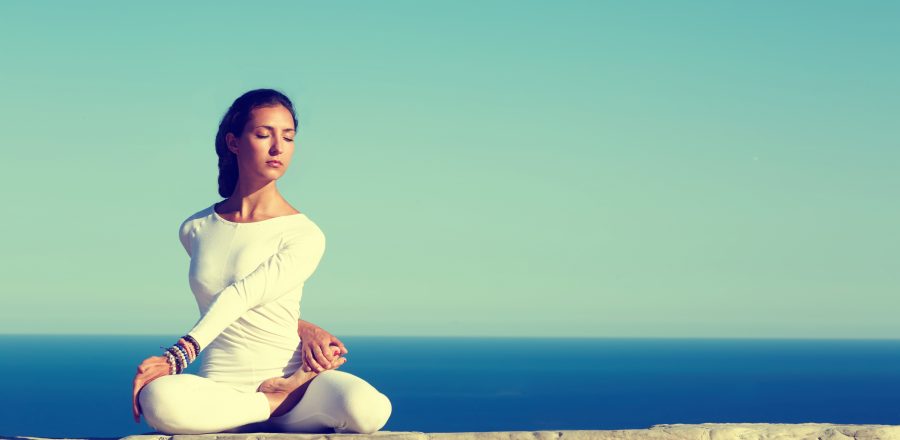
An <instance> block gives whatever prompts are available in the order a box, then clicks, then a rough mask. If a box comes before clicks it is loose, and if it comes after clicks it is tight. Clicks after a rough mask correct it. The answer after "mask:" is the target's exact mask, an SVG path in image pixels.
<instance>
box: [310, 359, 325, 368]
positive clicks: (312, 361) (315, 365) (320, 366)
mask: <svg viewBox="0 0 900 440" xmlns="http://www.w3.org/2000/svg"><path fill="white" fill-rule="evenodd" d="M309 366H310V368H312V371H316V372H322V370H324V369H325V367H323V366H322V365H320V364H319V363H318V362H316V360H315V359H313V358H312V357H310V358H309Z"/></svg>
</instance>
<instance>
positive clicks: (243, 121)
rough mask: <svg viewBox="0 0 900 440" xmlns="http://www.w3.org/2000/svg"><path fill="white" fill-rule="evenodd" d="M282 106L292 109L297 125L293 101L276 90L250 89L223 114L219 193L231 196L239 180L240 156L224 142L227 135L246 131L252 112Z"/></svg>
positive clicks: (218, 141) (218, 149)
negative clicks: (259, 108)
mask: <svg viewBox="0 0 900 440" xmlns="http://www.w3.org/2000/svg"><path fill="white" fill-rule="evenodd" d="M276 105H283V106H284V107H285V108H287V109H288V110H289V111H290V112H291V116H293V118H294V127H295V128H296V127H297V114H296V113H294V104H293V103H292V102H291V100H290V99H289V98H288V97H287V96H285V95H284V94H283V93H281V92H279V91H277V90H273V89H256V90H251V91H249V92H247V93H244V94H243V95H241V96H240V97H239V98H238V99H235V100H234V102H233V103H232V104H231V107H229V108H228V111H227V112H226V113H225V116H222V121H221V122H219V132H218V133H216V154H217V155H218V156H219V195H220V196H222V197H225V198H228V197H231V194H232V193H234V189H235V188H236V187H237V181H238V165H237V158H236V157H235V155H234V153H232V152H231V150H229V149H228V145H227V144H226V143H225V135H226V134H228V133H232V134H234V135H235V136H237V137H241V135H243V134H244V126H245V125H247V121H248V120H250V112H252V111H253V109H255V108H258V107H272V106H276Z"/></svg>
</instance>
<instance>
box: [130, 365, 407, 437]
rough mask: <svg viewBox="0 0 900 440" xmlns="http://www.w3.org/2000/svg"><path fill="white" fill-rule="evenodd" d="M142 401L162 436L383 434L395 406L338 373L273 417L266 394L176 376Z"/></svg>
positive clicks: (323, 376)
mask: <svg viewBox="0 0 900 440" xmlns="http://www.w3.org/2000/svg"><path fill="white" fill-rule="evenodd" d="M138 399H139V401H140V404H141V410H142V414H143V415H144V418H145V419H146V420H147V423H148V424H149V425H150V426H151V427H153V429H156V430H157V431H159V432H161V433H164V434H169V435H172V434H207V433H215V432H299V433H327V432H338V433H351V432H352V433H362V434H370V433H373V432H375V431H378V430H379V429H381V428H382V427H383V426H384V425H385V424H386V423H387V420H388V418H389V417H390V415H391V401H390V400H389V399H388V397H387V396H385V395H384V394H382V393H381V392H380V391H378V390H376V389H375V387H373V386H372V385H370V384H369V383H368V382H366V381H365V380H363V379H361V378H359V377H357V376H354V375H353V374H350V373H346V372H344V371H340V370H325V371H322V372H321V373H319V374H318V375H316V377H314V378H313V379H312V380H311V382H310V384H309V386H308V387H307V389H306V392H305V393H304V394H303V396H302V398H301V399H300V402H298V403H297V405H296V406H294V407H293V408H292V409H291V410H290V411H288V412H287V413H285V414H283V415H281V416H278V417H270V413H269V399H268V398H266V395H265V394H264V393H262V392H245V391H240V390H239V389H237V388H235V387H233V386H231V385H228V384H225V383H221V382H216V381H214V380H212V379H209V378H206V377H202V376H197V375H195V374H173V375H168V376H162V377H159V378H157V379H154V380H153V381H152V382H150V383H148V384H146V385H144V387H143V388H142V389H141V392H140V394H139V395H138Z"/></svg>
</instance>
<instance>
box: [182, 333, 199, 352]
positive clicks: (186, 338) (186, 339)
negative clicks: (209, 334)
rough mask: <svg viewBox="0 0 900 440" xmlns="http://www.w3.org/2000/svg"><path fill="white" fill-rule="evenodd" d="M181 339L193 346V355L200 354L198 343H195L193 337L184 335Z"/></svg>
mask: <svg viewBox="0 0 900 440" xmlns="http://www.w3.org/2000/svg"><path fill="white" fill-rule="evenodd" d="M182 338H184V340H185V341H188V342H190V343H191V345H193V346H194V353H197V354H200V343H199V342H197V340H196V339H194V337H193V336H191V335H184V336H182Z"/></svg>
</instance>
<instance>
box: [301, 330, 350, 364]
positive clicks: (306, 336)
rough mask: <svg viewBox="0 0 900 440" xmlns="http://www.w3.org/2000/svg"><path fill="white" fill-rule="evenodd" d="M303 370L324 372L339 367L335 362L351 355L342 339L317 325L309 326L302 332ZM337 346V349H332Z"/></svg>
mask: <svg viewBox="0 0 900 440" xmlns="http://www.w3.org/2000/svg"><path fill="white" fill-rule="evenodd" d="M300 339H301V343H302V344H301V345H302V347H301V351H302V352H303V361H304V362H303V363H304V366H303V368H304V369H305V370H306V371H313V370H314V371H316V372H319V373H321V372H322V371H324V370H326V369H329V368H333V367H337V366H338V365H334V362H335V361H337V360H338V359H339V358H340V357H341V356H343V355H345V354H347V353H349V351H348V350H347V347H345V346H344V343H343V342H341V340H340V339H338V338H337V337H335V336H334V335H332V334H331V333H328V332H327V331H325V330H324V329H322V328H321V327H319V326H316V325H309V326H307V327H305V328H304V329H303V330H301V331H300ZM331 345H335V346H336V347H331Z"/></svg>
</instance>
